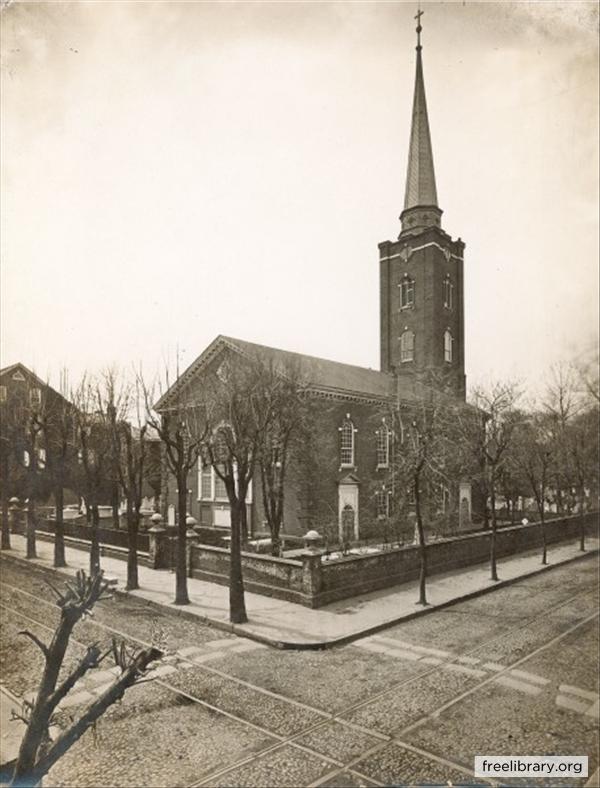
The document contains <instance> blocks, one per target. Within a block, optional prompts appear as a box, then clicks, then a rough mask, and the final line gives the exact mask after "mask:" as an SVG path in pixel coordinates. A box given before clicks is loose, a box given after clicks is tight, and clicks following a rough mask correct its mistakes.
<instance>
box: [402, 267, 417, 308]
mask: <svg viewBox="0 0 600 788" xmlns="http://www.w3.org/2000/svg"><path fill="white" fill-rule="evenodd" d="M414 305H415V283H414V280H413V279H411V278H410V277H409V276H408V274H404V278H403V279H402V281H401V282H400V309H409V308H411V307H413V306H414Z"/></svg>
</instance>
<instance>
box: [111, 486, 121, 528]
mask: <svg viewBox="0 0 600 788" xmlns="http://www.w3.org/2000/svg"><path fill="white" fill-rule="evenodd" d="M110 505H111V507H112V523H113V528H117V529H118V528H119V527H120V525H121V523H120V519H119V485H118V484H113V486H112V490H111V501H110Z"/></svg>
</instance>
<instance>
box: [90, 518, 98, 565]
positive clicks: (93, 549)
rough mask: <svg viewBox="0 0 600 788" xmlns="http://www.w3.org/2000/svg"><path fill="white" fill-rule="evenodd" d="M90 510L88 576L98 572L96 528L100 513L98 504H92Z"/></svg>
mask: <svg viewBox="0 0 600 788" xmlns="http://www.w3.org/2000/svg"><path fill="white" fill-rule="evenodd" d="M90 509H91V517H92V522H91V535H90V536H91V538H90V574H91V575H94V574H96V572H99V571H100V541H99V539H98V528H99V526H100V513H99V511H98V504H97V503H93V504H92V505H91V506H90Z"/></svg>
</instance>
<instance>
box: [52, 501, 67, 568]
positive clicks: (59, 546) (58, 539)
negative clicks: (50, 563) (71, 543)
mask: <svg viewBox="0 0 600 788" xmlns="http://www.w3.org/2000/svg"><path fill="white" fill-rule="evenodd" d="M54 507H55V509H56V520H55V523H54V566H56V567H61V566H66V565H67V562H66V560H65V524H64V515H63V510H64V490H63V488H62V485H57V486H56V487H55V488H54Z"/></svg>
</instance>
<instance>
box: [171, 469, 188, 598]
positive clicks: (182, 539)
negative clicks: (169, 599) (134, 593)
mask: <svg viewBox="0 0 600 788" xmlns="http://www.w3.org/2000/svg"><path fill="white" fill-rule="evenodd" d="M177 481H178V485H179V487H178V493H177V557H176V563H175V604H176V605H189V604H190V598H189V595H188V585H187V567H186V549H185V548H186V539H187V526H186V523H185V521H186V516H187V475H186V476H185V477H181V478H179V479H178V480H177Z"/></svg>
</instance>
